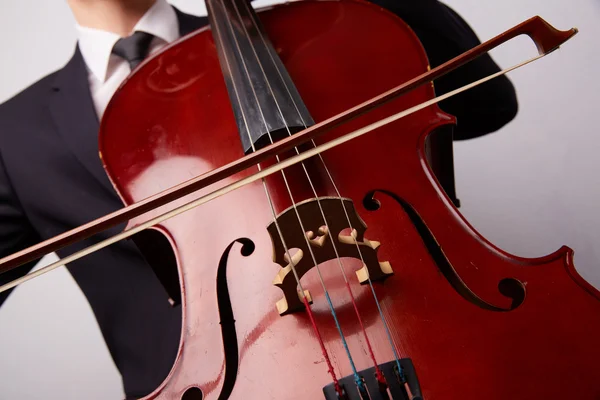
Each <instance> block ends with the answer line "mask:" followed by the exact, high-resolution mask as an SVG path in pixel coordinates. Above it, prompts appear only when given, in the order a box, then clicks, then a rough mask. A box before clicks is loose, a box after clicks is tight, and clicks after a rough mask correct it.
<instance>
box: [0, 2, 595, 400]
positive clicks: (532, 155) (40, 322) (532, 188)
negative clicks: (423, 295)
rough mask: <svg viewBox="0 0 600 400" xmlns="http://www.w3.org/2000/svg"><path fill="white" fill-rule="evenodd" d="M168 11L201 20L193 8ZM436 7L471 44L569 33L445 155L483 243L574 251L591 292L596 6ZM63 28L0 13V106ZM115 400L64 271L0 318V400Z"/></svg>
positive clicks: (61, 14)
mask: <svg viewBox="0 0 600 400" xmlns="http://www.w3.org/2000/svg"><path fill="white" fill-rule="evenodd" d="M398 1H418V0H398ZM172 3H173V4H175V5H177V6H179V7H180V8H181V9H182V10H183V11H188V12H190V13H193V14H204V13H205V11H204V10H205V9H204V4H203V2H201V1H200V0H177V1H175V0H174V1H172ZM257 4H258V5H260V4H267V3H266V2H257ZM447 4H449V5H451V6H452V7H454V8H455V9H456V10H457V11H458V12H459V13H460V14H461V15H462V16H463V17H465V18H466V20H467V21H468V22H469V23H470V24H471V26H472V27H473V28H474V29H475V30H476V32H477V33H478V35H479V37H480V38H481V39H482V40H486V39H488V38H490V37H492V36H494V35H496V34H498V33H500V32H502V31H504V30H506V29H508V28H510V27H512V26H513V25H515V24H517V23H519V22H521V21H523V20H525V19H527V18H529V17H531V16H533V15H541V16H542V17H544V18H545V19H547V20H548V21H549V22H550V23H551V24H553V25H554V26H556V27H557V28H559V29H568V28H570V27H572V26H577V27H578V28H579V29H580V34H579V35H578V36H577V37H576V38H575V39H573V40H572V41H570V42H568V43H567V44H566V45H565V46H564V47H563V48H562V49H561V50H560V51H559V52H556V53H554V54H552V55H551V56H549V57H547V58H545V59H543V60H541V61H538V62H536V63H535V64H533V65H530V66H527V67H525V68H523V69H520V70H518V71H516V72H513V73H511V75H510V76H511V78H512V80H513V82H514V83H515V85H516V87H517V89H518V96H519V103H520V111H519V114H518V116H517V118H516V119H515V120H514V121H513V122H512V123H510V124H509V125H508V126H507V127H505V128H504V129H502V130H501V131H500V132H497V133H495V134H492V135H490V136H487V137H483V138H479V139H476V140H471V141H468V142H463V143H457V144H456V145H455V149H456V168H457V170H456V173H457V187H458V195H459V197H460V199H461V201H462V204H463V207H462V212H463V213H464V214H465V215H466V216H467V218H468V219H469V220H470V221H471V223H472V224H473V225H474V226H475V228H476V229H478V230H479V231H480V232H481V233H482V234H483V235H484V236H486V237H487V238H489V239H490V240H491V241H492V242H493V243H495V244H496V245H498V246H499V247H501V248H503V249H504V250H507V251H509V252H511V253H514V254H517V255H521V256H540V255H545V254H548V253H551V252H553V251H555V250H556V249H558V248H559V247H560V246H561V245H563V244H566V245H568V246H570V247H572V248H573V249H575V254H576V255H575V263H576V268H577V269H578V270H579V271H580V273H581V274H582V275H583V277H584V278H585V279H587V280H588V281H590V282H591V283H592V284H593V285H595V286H596V287H599V288H600V270H599V268H598V267H599V264H600V247H599V245H600V229H599V228H598V227H599V226H600V212H599V207H598V202H599V199H600V177H599V173H600V159H599V158H598V152H599V151H600V132H599V131H598V129H597V124H598V114H599V113H600V109H599V108H600V107H599V105H600V102H599V98H600V97H599V96H600V95H599V93H600V83H599V80H598V78H597V68H598V67H597V66H598V65H600V52H599V51H598V50H599V46H598V44H597V41H598V38H600V27H599V24H598V21H599V20H600V3H599V2H598V1H597V0H485V1H481V0H448V1H447ZM73 24H74V21H73V17H72V15H71V13H70V10H69V8H68V7H67V5H66V3H65V2H64V1H47V0H2V1H1V2H0V48H1V54H2V55H1V57H2V59H1V62H0V101H4V100H6V99H8V98H9V97H11V96H12V95H14V94H15V93H17V92H18V91H20V90H21V89H23V88H24V87H26V86H27V85H29V84H31V83H32V82H34V81H35V80H37V79H38V78H39V77H41V76H42V75H45V74H47V73H48V72H51V71H53V70H55V69H57V68H60V67H61V66H62V65H64V63H65V62H66V61H67V60H68V59H69V58H70V56H71V54H72V51H73V46H74V43H75V31H74V28H73ZM534 54H535V49H534V48H533V46H532V45H531V44H530V43H529V42H528V41H527V40H518V41H517V42H515V44H511V45H507V46H505V47H503V48H501V49H499V50H496V51H494V52H492V55H493V56H494V57H495V59H496V60H497V61H498V62H499V63H500V65H501V66H503V67H508V66H510V65H512V64H514V63H517V62H519V61H521V60H523V59H525V58H526V57H529V56H532V55H534ZM51 259H53V258H52V257H48V258H46V260H45V261H50V260H51ZM120 398H122V388H121V382H120V377H119V375H118V373H117V370H116V368H115V367H114V365H113V363H112V361H111V359H110V356H109V354H108V352H107V350H106V346H105V345H104V343H103V341H102V338H101V336H100V333H99V331H98V328H97V325H96V322H95V320H94V318H93V316H92V315H91V311H90V308H89V306H88V304H87V302H86V300H85V299H84V297H83V295H82V294H81V291H80V290H79V288H78V287H77V286H76V285H75V284H74V281H73V280H72V278H71V277H70V275H68V274H67V272H66V271H65V270H64V268H61V269H60V270H57V271H55V272H53V273H51V274H48V275H46V276H44V277H42V278H40V279H37V280H35V281H33V282H30V283H27V284H25V285H23V286H21V287H19V288H18V289H17V290H16V291H15V292H14V293H13V294H12V295H11V297H10V298H9V300H8V301H7V302H6V304H5V305H4V306H3V307H2V308H1V309H0V400H6V399H10V400H12V399H19V400H21V399H23V400H24V399H62V400H67V399H90V400H92V399H102V400H110V399H120Z"/></svg>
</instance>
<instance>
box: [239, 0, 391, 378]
mask: <svg viewBox="0 0 600 400" xmlns="http://www.w3.org/2000/svg"><path fill="white" fill-rule="evenodd" d="M232 3H233V5H234V7H235V9H236V12H237V15H238V17H239V19H240V20H242V17H241V15H240V12H239V9H238V7H237V4H235V1H233V2H232ZM243 3H244V6H245V8H246V10H247V12H248V15H249V16H250V19H251V20H252V24H253V25H254V28H255V29H256V32H258V35H259V36H260V39H261V40H262V42H263V44H264V45H265V48H266V49H267V52H268V54H269V57H270V58H271V62H272V65H273V66H274V67H275V69H276V71H277V73H278V75H279V78H280V81H281V82H282V83H283V84H284V86H285V88H286V90H287V92H288V95H289V99H290V100H291V101H292V103H293V105H294V107H295V109H296V112H297V113H298V116H299V117H300V119H301V120H302V124H303V125H304V128H306V127H307V125H306V122H305V121H304V118H303V117H302V114H301V113H300V110H299V109H298V106H297V104H296V102H295V100H294V98H293V96H292V95H291V93H290V89H289V87H288V85H287V84H286V82H285V80H284V79H283V77H282V75H281V71H280V70H279V66H278V65H277V63H275V60H274V59H273V55H272V54H271V49H270V47H269V46H268V45H267V43H266V41H265V39H264V37H263V34H262V32H261V30H260V28H259V27H258V23H257V21H256V20H255V16H254V15H253V13H252V12H251V10H250V5H249V4H248V2H243ZM242 25H243V26H244V34H245V35H246V38H247V40H248V43H249V44H250V47H251V48H252V51H253V53H254V57H255V59H256V61H257V63H258V65H259V67H260V69H261V72H262V74H263V77H264V78H265V82H266V83H267V87H268V89H269V91H270V93H271V97H272V98H273V101H274V103H275V106H276V107H277V110H278V113H279V116H280V117H281V119H282V120H283V122H284V124H285V128H286V130H287V134H288V136H292V133H291V131H290V127H289V124H288V123H287V121H286V118H285V116H284V115H283V112H282V110H281V107H280V105H279V102H278V101H277V97H276V95H275V93H274V91H273V89H272V87H271V83H270V81H269V77H268V76H267V74H266V72H265V70H264V67H263V65H262V61H261V60H260V58H259V56H258V54H257V52H256V48H255V46H254V44H253V43H252V40H251V39H250V33H249V32H248V28H247V27H246V25H245V24H242ZM259 107H260V105H259ZM269 138H270V136H269ZM271 142H272V140H271ZM314 147H316V146H314ZM294 150H295V151H296V154H300V151H299V150H298V147H294ZM319 157H320V158H321V161H322V162H323V165H324V166H325V168H326V170H327V166H326V165H325V162H324V161H323V159H322V157H321V155H320V154H319ZM300 164H301V165H302V169H303V170H304V174H305V176H306V179H307V180H308V183H309V185H310V187H311V190H312V192H313V194H314V197H315V200H316V202H317V205H318V208H319V212H320V214H321V217H322V218H323V222H324V224H325V227H326V229H327V233H328V234H329V237H330V239H331V245H332V247H333V251H334V253H335V257H336V260H337V263H338V266H339V268H340V271H341V272H342V277H343V279H344V284H345V286H346V289H347V291H348V294H349V295H350V300H351V303H352V306H353V308H354V312H355V314H356V317H357V319H358V322H359V324H360V328H361V331H362V333H363V336H364V338H365V343H366V345H367V350H368V354H369V356H370V357H371V360H372V362H373V366H374V368H375V372H376V377H377V380H378V381H379V382H380V383H382V384H385V377H384V376H383V373H382V372H381V369H380V368H379V364H378V363H377V360H376V357H375V353H374V351H373V348H372V346H371V341H370V339H369V336H368V335H367V331H366V329H365V326H364V323H363V320H362V317H361V315H360V312H359V310H358V306H357V304H356V300H355V297H354V293H353V291H352V289H351V287H350V283H349V282H348V278H347V276H346V273H345V270H344V266H343V262H342V259H341V258H340V255H339V251H338V249H337V246H336V241H335V238H334V237H333V236H332V231H331V229H330V227H329V222H328V220H327V217H326V216H325V211H324V210H323V206H322V204H321V201H320V199H319V195H318V193H317V190H316V188H315V186H314V184H313V182H312V179H311V178H310V174H309V172H308V170H307V168H306V165H305V163H304V162H301V163H300ZM327 173H328V175H329V177H330V179H331V183H332V184H333V186H334V188H335V190H336V192H337V193H338V198H339V199H340V201H341V202H342V206H344V204H343V200H342V197H341V195H340V193H339V191H338V190H337V186H336V185H335V182H334V181H333V178H332V177H331V174H329V170H327ZM344 212H345V214H346V219H347V220H348V223H350V220H349V216H348V213H347V211H346V209H345V206H344ZM350 228H351V229H352V225H351V224H350ZM355 243H356V241H355ZM356 246H357V249H358V251H359V254H360V258H361V260H362V264H363V265H365V263H364V259H363V256H362V253H361V251H360V248H359V246H358V244H356ZM376 301H377V300H376ZM378 307H379V304H378ZM384 324H385V321H384ZM396 358H397V357H396ZM398 364H399V363H398Z"/></svg>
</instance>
